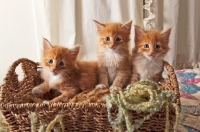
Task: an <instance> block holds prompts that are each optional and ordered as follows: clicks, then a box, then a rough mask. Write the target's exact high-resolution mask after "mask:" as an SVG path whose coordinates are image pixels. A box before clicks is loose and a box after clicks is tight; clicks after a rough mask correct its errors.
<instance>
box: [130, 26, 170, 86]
mask: <svg viewBox="0 0 200 132" xmlns="http://www.w3.org/2000/svg"><path fill="white" fill-rule="evenodd" d="M170 33H171V28H169V29H167V30H165V31H163V32H159V31H157V30H146V31H144V30H143V29H142V28H141V27H139V26H135V48H134V49H133V51H132V65H133V67H132V77H131V83H134V82H136V81H139V80H140V79H149V80H152V81H155V82H160V81H163V77H162V72H163V58H164V56H165V55H166V54H167V52H168V50H169V46H168V42H169V36H170Z"/></svg>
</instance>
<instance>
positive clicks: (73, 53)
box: [69, 45, 80, 60]
mask: <svg viewBox="0 0 200 132" xmlns="http://www.w3.org/2000/svg"><path fill="white" fill-rule="evenodd" d="M79 49H80V45H75V46H74V47H73V48H71V49H69V53H70V55H71V57H72V59H73V60H76V57H77V56H78V53H79Z"/></svg>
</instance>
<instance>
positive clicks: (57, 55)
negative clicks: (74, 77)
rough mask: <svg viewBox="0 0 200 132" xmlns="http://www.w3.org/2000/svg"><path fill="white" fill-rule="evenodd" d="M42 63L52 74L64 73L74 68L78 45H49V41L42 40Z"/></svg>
mask: <svg viewBox="0 0 200 132" xmlns="http://www.w3.org/2000/svg"><path fill="white" fill-rule="evenodd" d="M43 47H44V51H43V56H42V65H43V67H44V68H45V69H47V70H49V71H50V72H51V73H53V74H54V75H57V74H66V73H69V72H70V71H72V70H73V69H74V68H75V61H76V57H77V54H78V52H79V46H78V47H74V48H72V49H68V48H65V47H62V46H51V44H50V43H49V41H47V40H45V39H44V42H43Z"/></svg>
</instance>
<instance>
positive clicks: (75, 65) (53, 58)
mask: <svg viewBox="0 0 200 132" xmlns="http://www.w3.org/2000/svg"><path fill="white" fill-rule="evenodd" d="M43 47H44V50H43V55H42V57H41V65H42V67H43V69H42V74H41V76H42V78H43V79H44V82H43V83H42V84H41V85H38V86H36V87H34V88H33V89H32V93H34V94H44V93H46V92H48V91H49V90H50V89H55V90H58V91H59V92H60V93H61V95H60V96H58V97H56V98H54V99H53V100H51V101H44V103H56V102H67V101H68V100H69V99H70V98H72V97H73V96H74V95H75V94H77V93H80V92H81V91H83V90H86V89H92V88H95V85H96V84H97V62H96V61H88V62H87V61H77V60H76V58H77V55H78V53H79V48H80V47H79V46H75V47H73V48H71V49H69V48H66V47H63V46H52V45H51V44H50V42H49V41H48V40H46V39H44V40H43Z"/></svg>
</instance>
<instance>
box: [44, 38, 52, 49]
mask: <svg viewBox="0 0 200 132" xmlns="http://www.w3.org/2000/svg"><path fill="white" fill-rule="evenodd" d="M52 47H53V46H52V45H51V43H50V42H49V41H48V40H47V39H45V38H43V49H44V50H48V49H51V48H52Z"/></svg>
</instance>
